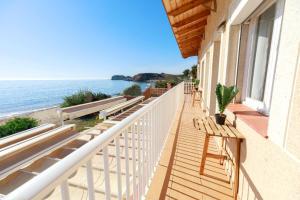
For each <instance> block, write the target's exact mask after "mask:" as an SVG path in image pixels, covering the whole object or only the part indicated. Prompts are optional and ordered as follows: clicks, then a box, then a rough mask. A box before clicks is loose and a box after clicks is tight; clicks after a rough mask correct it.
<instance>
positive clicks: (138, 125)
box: [137, 120, 142, 199]
mask: <svg viewBox="0 0 300 200" xmlns="http://www.w3.org/2000/svg"><path fill="white" fill-rule="evenodd" d="M140 131H141V129H140V120H137V137H138V140H137V143H138V182H139V183H138V199H141V197H142V193H141V190H140V188H141V136H140Z"/></svg>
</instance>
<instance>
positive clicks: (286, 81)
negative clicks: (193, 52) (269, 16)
mask: <svg viewBox="0 0 300 200" xmlns="http://www.w3.org/2000/svg"><path fill="white" fill-rule="evenodd" d="M255 2H256V3H257V2H261V1H260V0H255V1H251V0H248V1H247V0H237V1H231V3H232V4H231V5H230V1H217V4H218V11H217V12H216V13H212V14H211V16H210V17H209V18H208V25H207V26H206V32H205V40H203V41H202V45H201V50H199V55H198V56H199V60H203V59H206V57H207V54H206V53H207V51H210V53H211V54H213V52H212V48H211V45H212V44H213V42H214V41H215V38H216V36H217V35H219V34H221V35H220V37H221V41H220V57H219V66H218V82H221V83H228V84H231V83H232V82H233V80H234V78H235V75H236V73H235V70H234V68H232V67H233V65H235V58H236V56H237V45H236V43H235V42H236V40H235V38H236V36H237V34H236V33H237V32H236V31H235V32H232V31H234V29H236V27H238V24H236V23H235V24H234V25H235V27H233V26H232V25H231V24H229V22H230V17H232V14H233V12H234V11H235V8H239V9H240V7H239V5H240V3H245V5H250V4H251V5H250V7H251V6H252V7H251V9H253V4H254V3H255ZM249 13H251V12H250V11H249ZM299 13H300V2H299V1H298V0H286V1H285V7H284V14H283V21H282V30H281V38H280V44H279V51H278V55H277V65H276V72H275V77H274V85H273V98H272V103H271V104H272V105H271V106H272V107H271V112H270V119H269V130H268V134H269V137H270V138H269V139H265V138H263V137H262V136H261V135H259V134H258V133H256V132H255V131H254V130H253V129H251V128H250V127H249V126H247V124H246V123H244V122H243V121H241V120H239V119H238V120H237V121H236V126H237V129H238V130H240V131H241V132H242V133H243V135H244V136H245V138H246V139H245V141H244V142H243V143H242V147H241V169H240V186H239V197H240V198H241V199H255V198H256V199H300V179H299V177H300V161H299V159H300V134H299V133H300V132H299V130H300V120H299V119H300V104H299V102H300V95H299V94H300V89H299V88H300V74H299V73H300V69H299V48H300V42H299V39H300V28H299V21H300V18H299V17H300V15H299ZM236 16H238V15H236ZM241 16H243V15H242V14H241ZM243 17H246V16H243ZM224 19H227V22H228V23H227V24H226V28H225V29H224V30H223V31H222V32H221V33H220V30H219V31H217V27H218V25H219V24H220V23H221V22H222V21H224ZM234 21H235V22H237V21H239V20H238V19H235V20H234ZM297 67H298V68H297ZM239 68H240V66H239ZM241 69H243V68H241ZM201 70H203V69H201ZM209 78H210V77H209ZM237 82H238V83H239V85H241V86H242V83H243V76H239V77H238V78H237ZM207 90H214V88H207ZM205 94H207V92H206V93H205ZM204 98H207V97H206V96H204ZM239 99H240V98H239ZM227 114H229V113H227ZM231 119H232V120H233V119H234V118H233V116H232V118H231ZM277 141H279V142H277ZM278 144H279V145H278ZM227 145H228V148H229V152H232V153H233V155H235V154H236V152H235V147H234V145H233V143H231V142H228V143H227ZM233 157H234V156H233ZM226 166H227V169H228V173H229V174H230V173H231V172H232V170H231V169H232V166H231V164H230V163H229V162H228V163H226ZM232 175H233V176H234V174H232ZM232 178H233V177H232Z"/></svg>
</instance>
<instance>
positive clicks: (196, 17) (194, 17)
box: [172, 10, 210, 28]
mask: <svg viewBox="0 0 300 200" xmlns="http://www.w3.org/2000/svg"><path fill="white" fill-rule="evenodd" d="M208 15H210V10H204V11H202V12H199V13H196V14H194V15H192V16H190V17H187V18H185V19H183V20H180V21H179V22H176V23H174V24H172V26H173V27H175V28H178V27H181V26H184V25H187V24H189V23H192V22H194V21H197V20H199V19H201V18H204V17H207V16H208Z"/></svg>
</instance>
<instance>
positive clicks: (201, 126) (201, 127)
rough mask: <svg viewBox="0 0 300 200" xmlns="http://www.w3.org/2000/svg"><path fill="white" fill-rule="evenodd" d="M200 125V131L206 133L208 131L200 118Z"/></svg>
mask: <svg viewBox="0 0 300 200" xmlns="http://www.w3.org/2000/svg"><path fill="white" fill-rule="evenodd" d="M198 125H199V128H200V131H202V132H204V133H207V131H206V129H205V127H204V125H203V123H202V120H201V119H198Z"/></svg>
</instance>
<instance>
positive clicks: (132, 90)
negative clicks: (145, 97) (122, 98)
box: [123, 84, 142, 97]
mask: <svg viewBox="0 0 300 200" xmlns="http://www.w3.org/2000/svg"><path fill="white" fill-rule="evenodd" d="M123 94H124V95H129V96H134V97H136V96H139V95H141V94H142V89H141V87H140V86H139V85H138V84H133V85H132V86H130V87H128V88H126V89H125V90H124V91H123Z"/></svg>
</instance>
